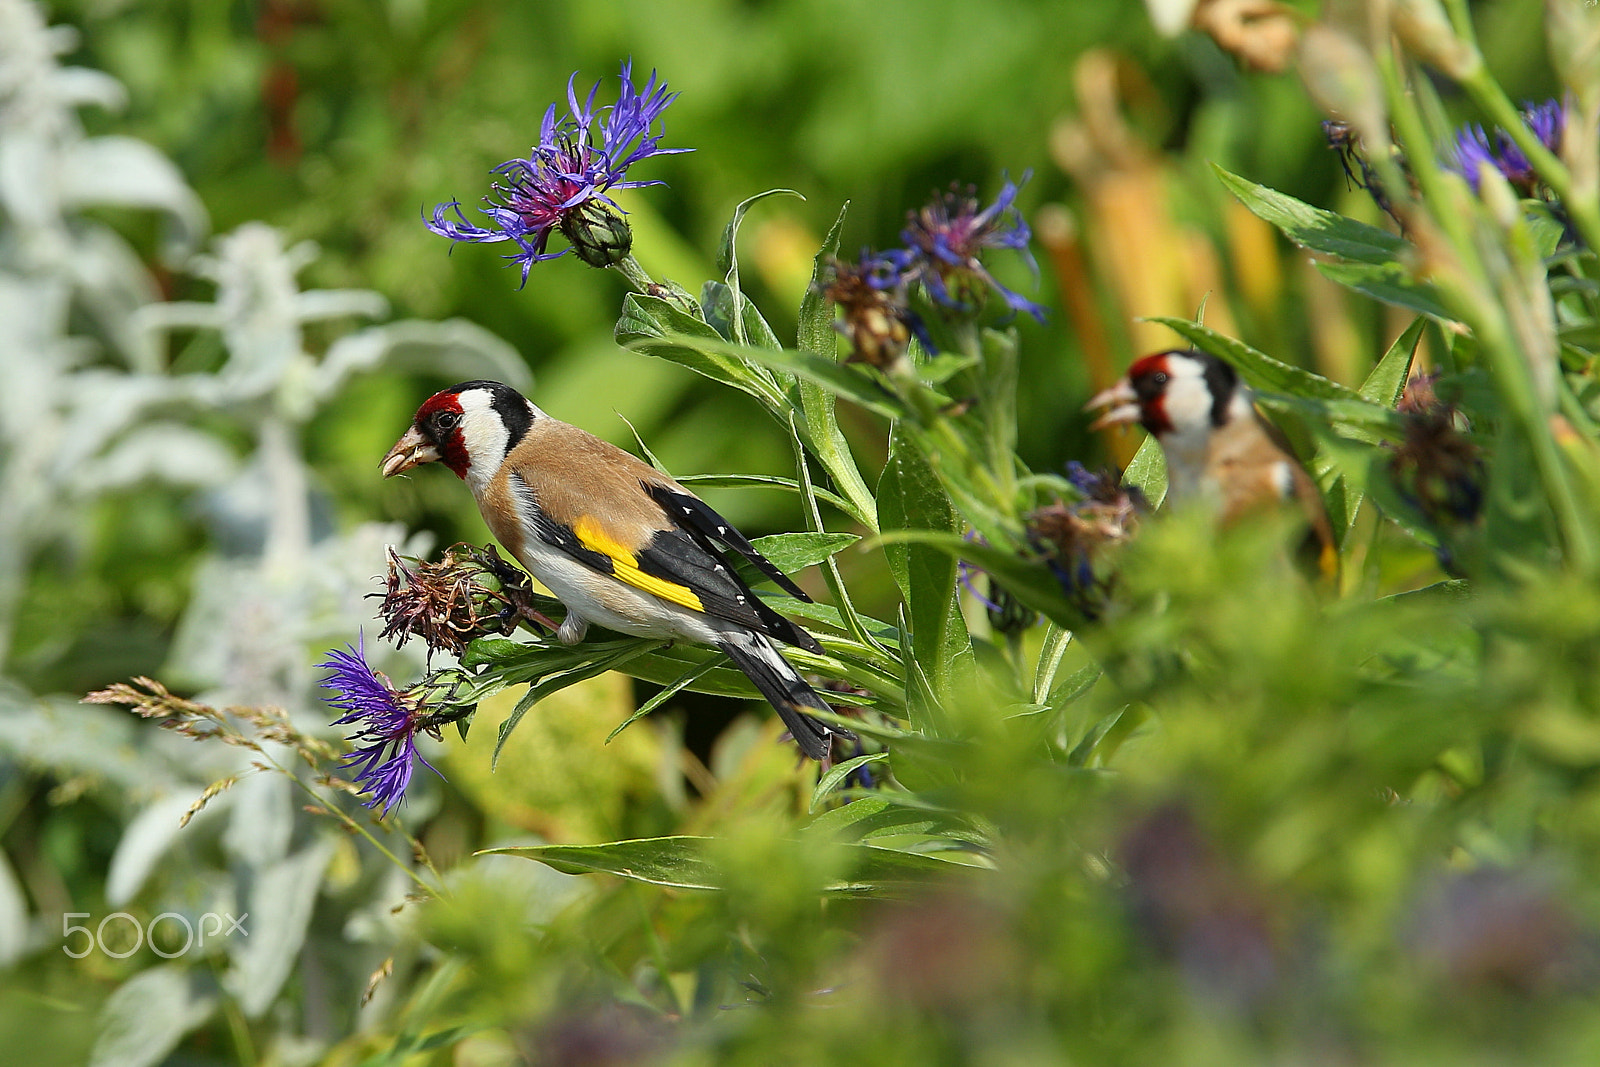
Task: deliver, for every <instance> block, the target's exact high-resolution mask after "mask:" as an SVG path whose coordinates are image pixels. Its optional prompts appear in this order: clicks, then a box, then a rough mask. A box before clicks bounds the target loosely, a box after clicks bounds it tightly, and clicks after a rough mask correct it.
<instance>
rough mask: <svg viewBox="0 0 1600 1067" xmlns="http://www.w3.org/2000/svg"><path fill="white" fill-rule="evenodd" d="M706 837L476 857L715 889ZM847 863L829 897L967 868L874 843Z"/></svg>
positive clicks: (851, 849)
mask: <svg viewBox="0 0 1600 1067" xmlns="http://www.w3.org/2000/svg"><path fill="white" fill-rule="evenodd" d="M711 840H712V839H711V838H709V837H687V836H685V837H653V838H643V839H639V840H633V841H612V842H609V843H607V844H603V845H525V846H517V847H511V848H491V849H485V850H484V851H483V852H479V853H478V855H480V856H482V855H488V854H505V855H512V856H521V857H523V858H524V859H530V860H536V861H538V862H540V863H543V864H547V865H548V866H550V867H553V868H555V869H556V870H558V871H560V872H562V873H563V874H611V875H616V876H617V877H619V878H629V879H632V880H633V881H636V882H646V883H649V884H651V885H660V886H669V887H671V888H674V889H721V888H722V885H723V879H722V877H721V872H720V871H719V870H718V869H717V867H716V866H715V865H714V864H713V863H711V862H710V861H709V860H708V859H707V858H706V851H707V847H708V845H709V843H710V842H711ZM842 847H844V848H845V849H846V850H847V851H848V854H849V855H850V856H851V858H852V860H853V863H852V864H851V865H850V867H851V873H850V875H849V876H848V877H845V878H840V879H838V880H836V881H834V882H832V883H830V884H829V885H827V886H825V887H824V888H825V891H827V892H830V893H871V892H875V891H880V890H884V889H892V888H894V887H896V886H900V885H904V884H906V883H910V882H921V881H925V880H926V879H927V878H928V877H930V876H935V875H942V874H946V873H949V872H956V871H960V870H970V869H972V868H971V867H970V865H967V864H960V863H951V862H949V861H948V860H941V859H936V858H934V857H932V856H925V855H921V854H919V853H913V852H902V851H900V850H898V849H888V848H879V847H877V846H874V845H862V844H844V845H843V846H842Z"/></svg>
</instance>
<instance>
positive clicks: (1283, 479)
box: [1272, 460, 1294, 499]
mask: <svg viewBox="0 0 1600 1067" xmlns="http://www.w3.org/2000/svg"><path fill="white" fill-rule="evenodd" d="M1272 484H1273V486H1274V487H1275V488H1276V489H1277V490H1278V495H1279V496H1281V497H1283V498H1285V499H1287V498H1289V497H1291V496H1293V495H1294V470H1293V469H1292V468H1291V467H1290V466H1289V461H1288V460H1279V461H1278V462H1277V463H1274V464H1273V465H1272Z"/></svg>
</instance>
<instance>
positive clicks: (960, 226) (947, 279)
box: [883, 174, 1045, 322]
mask: <svg viewBox="0 0 1600 1067" xmlns="http://www.w3.org/2000/svg"><path fill="white" fill-rule="evenodd" d="M1029 176H1030V175H1029V174H1024V175H1023V176H1022V181H1023V183H1026V182H1027V180H1028V178H1029ZM1018 188H1019V185H1018V184H1017V183H1014V182H1011V181H1007V182H1006V183H1005V185H1004V186H1003V187H1002V188H1001V190H1000V195H999V196H998V197H997V198H996V199H995V202H994V203H993V204H990V205H989V206H988V207H983V206H982V204H981V202H980V201H979V200H978V197H977V190H976V189H974V188H973V187H971V186H968V187H967V188H966V189H961V188H960V187H958V186H952V187H951V188H950V191H949V192H947V193H945V194H944V195H942V196H940V197H939V198H938V199H936V200H934V201H933V202H931V203H930V204H928V205H927V206H926V207H924V208H923V209H922V210H920V211H914V212H911V213H910V214H909V215H908V216H907V223H906V228H905V229H904V230H902V231H900V239H901V240H903V241H905V242H906V245H907V247H906V248H902V249H895V250H893V251H890V252H886V253H884V257H883V258H884V259H885V260H887V261H888V262H889V263H890V264H891V265H892V266H893V268H894V269H895V271H897V272H898V273H899V275H900V276H901V277H902V278H903V279H904V280H905V281H906V282H907V283H909V282H912V281H920V282H921V283H922V285H923V287H924V288H925V289H926V290H927V292H928V295H929V296H930V297H931V298H932V299H933V300H934V301H935V302H936V303H938V304H940V305H942V306H944V307H946V308H950V309H953V310H955V311H957V312H960V313H963V314H971V313H973V312H976V311H977V310H979V309H980V308H982V307H983V305H984V303H985V302H986V301H987V299H988V295H989V293H990V292H991V291H993V292H995V293H998V294H999V295H1000V297H1001V299H1003V300H1004V301H1005V302H1006V306H1007V307H1009V308H1010V309H1011V310H1012V311H1013V312H1017V311H1026V312H1027V313H1028V314H1030V315H1032V316H1033V317H1034V318H1036V319H1038V320H1039V321H1040V322H1043V321H1044V317H1045V313H1044V308H1042V307H1040V306H1039V305H1038V304H1035V303H1034V302H1033V301H1031V300H1029V299H1027V298H1026V297H1024V296H1022V295H1021V294H1019V293H1015V292H1013V291H1011V290H1010V289H1007V288H1006V287H1005V286H1003V285H1001V284H1000V282H999V281H998V280H997V279H996V278H995V276H994V275H993V274H991V273H989V270H988V268H987V267H985V266H984V265H983V259H982V255H983V253H984V251H985V250H987V249H991V248H1008V249H1012V250H1014V251H1016V252H1018V253H1019V254H1020V255H1021V256H1022V257H1023V259H1024V260H1025V261H1026V262H1027V264H1028V266H1029V268H1030V269H1032V270H1033V271H1034V272H1035V274H1037V273H1038V269H1039V268H1038V264H1036V263H1035V262H1034V259H1033V253H1031V252H1030V251H1029V250H1028V241H1029V239H1030V238H1031V236H1032V234H1031V232H1030V231H1029V229H1028V224H1027V223H1026V222H1025V221H1023V218H1022V213H1021V212H1020V211H1018V210H1017V208H1016V204H1015V201H1016V198H1017V190H1018Z"/></svg>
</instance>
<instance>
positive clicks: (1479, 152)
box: [1445, 100, 1567, 197]
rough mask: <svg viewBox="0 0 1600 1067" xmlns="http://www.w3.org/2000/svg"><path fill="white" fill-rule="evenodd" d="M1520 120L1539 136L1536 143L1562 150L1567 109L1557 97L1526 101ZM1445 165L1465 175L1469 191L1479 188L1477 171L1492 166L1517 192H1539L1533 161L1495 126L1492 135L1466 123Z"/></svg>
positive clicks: (1532, 193) (1523, 194)
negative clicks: (1554, 98) (1470, 187)
mask: <svg viewBox="0 0 1600 1067" xmlns="http://www.w3.org/2000/svg"><path fill="white" fill-rule="evenodd" d="M1522 121H1523V122H1524V123H1526V124H1527V126H1528V129H1529V130H1531V131H1532V132H1533V135H1534V136H1535V137H1537V138H1538V139H1539V143H1540V144H1542V145H1544V146H1545V147H1546V148H1548V149H1549V150H1550V151H1552V152H1560V151H1561V134H1562V131H1563V130H1564V129H1565V128H1566V122H1567V111H1566V108H1565V107H1563V106H1562V104H1561V102H1560V101H1559V100H1547V101H1545V102H1544V103H1542V104H1539V105H1537V106H1535V105H1532V104H1529V105H1528V106H1527V107H1525V108H1523V109H1522ZM1445 165H1446V166H1447V167H1449V168H1450V169H1451V170H1453V171H1455V172H1456V173H1457V174H1460V175H1461V176H1462V177H1464V178H1466V179H1467V183H1468V184H1469V185H1471V186H1472V191H1473V192H1477V191H1478V182H1479V171H1480V170H1481V169H1482V168H1483V167H1486V166H1487V167H1492V168H1493V169H1495V170H1498V171H1499V172H1500V173H1501V174H1502V175H1504V176H1505V179H1506V181H1507V182H1508V183H1509V184H1510V185H1511V187H1512V188H1513V189H1515V190H1516V191H1517V192H1518V193H1519V194H1520V195H1522V196H1527V197H1533V196H1537V195H1539V193H1540V182H1539V175H1538V173H1537V172H1535V171H1534V169H1533V164H1532V163H1530V162H1529V161H1528V157H1527V156H1526V155H1525V154H1524V153H1523V151H1522V149H1520V148H1518V147H1517V143H1516V142H1515V141H1513V140H1512V139H1511V135H1510V134H1508V133H1507V132H1506V131H1505V130H1502V129H1500V128H1498V127H1496V129H1495V131H1494V136H1493V137H1492V138H1491V137H1490V135H1489V134H1487V133H1485V132H1484V129H1483V127H1482V126H1479V125H1477V124H1475V123H1469V124H1468V125H1466V126H1463V127H1462V128H1461V130H1460V131H1459V132H1458V133H1457V134H1456V142H1455V144H1454V145H1453V146H1452V147H1451V149H1450V153H1449V156H1448V158H1447V159H1446V160H1445Z"/></svg>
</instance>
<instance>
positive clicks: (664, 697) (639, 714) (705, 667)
mask: <svg viewBox="0 0 1600 1067" xmlns="http://www.w3.org/2000/svg"><path fill="white" fill-rule="evenodd" d="M716 665H717V661H716V660H714V659H708V660H706V661H705V662H704V663H702V664H700V665H699V666H698V667H691V668H690V669H689V670H688V671H686V672H685V673H684V674H683V675H682V676H680V677H679V678H678V679H677V681H675V682H673V683H672V684H671V685H669V686H667V687H666V688H665V689H663V690H661V692H659V693H657V694H656V695H655V696H653V697H651V698H650V699H649V700H646V701H645V702H644V703H643V704H641V705H639V710H638V711H635V712H634V713H633V714H632V715H629V716H628V717H627V718H626V719H623V720H622V721H621V722H620V723H618V724H617V728H616V729H614V730H612V731H611V732H610V733H609V734H606V744H608V745H609V744H610V743H611V742H612V740H613V739H614V738H615V737H616V736H617V735H618V734H620V733H621V732H622V731H624V730H626V729H627V728H628V727H630V726H632V725H633V724H634V723H636V722H638V721H639V720H640V719H642V718H644V717H645V716H646V715H648V714H650V713H651V712H652V711H655V710H656V709H657V708H659V707H660V706H661V705H663V704H665V703H666V702H667V701H669V700H671V699H672V698H673V697H675V696H677V695H678V694H679V693H681V692H682V691H683V690H684V689H686V688H688V687H689V686H690V685H692V684H693V683H695V682H697V681H699V680H700V677H701V675H703V674H705V673H706V672H707V671H709V670H711V668H713V667H715V666H716Z"/></svg>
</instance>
